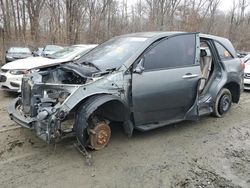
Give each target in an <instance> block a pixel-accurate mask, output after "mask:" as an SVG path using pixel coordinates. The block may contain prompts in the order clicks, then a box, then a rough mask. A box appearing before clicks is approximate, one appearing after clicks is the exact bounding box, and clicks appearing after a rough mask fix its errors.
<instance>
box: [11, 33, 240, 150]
mask: <svg viewBox="0 0 250 188" xmlns="http://www.w3.org/2000/svg"><path fill="white" fill-rule="evenodd" d="M243 69H244V64H243V63H241V61H240V60H239V59H238V58H237V55H236V52H235V50H234V47H233V46H232V44H231V42H230V41H229V40H227V39H225V38H221V37H216V36H211V35H204V34H200V33H186V32H147V33H134V34H128V35H122V36H118V37H115V38H112V39H110V40H108V41H107V42H104V43H103V44H101V45H99V46H98V47H96V48H95V49H93V50H92V51H90V52H89V53H88V54H86V55H85V56H84V57H83V58H81V59H80V60H78V61H77V62H71V63H67V64H63V65H57V66H55V67H50V68H46V69H40V70H39V71H34V72H33V73H32V74H28V75H26V76H24V77H23V80H22V94H21V97H19V98H17V99H16V100H15V101H13V103H12V104H11V106H9V107H8V113H9V115H10V118H11V119H12V120H14V121H15V122H17V123H18V124H20V125H21V126H23V127H26V128H29V129H32V130H34V132H35V133H36V134H37V135H38V136H39V137H40V138H42V139H43V140H45V141H47V142H48V143H51V142H52V141H55V140H57V139H59V138H62V137H63V136H65V135H67V133H73V134H75V135H76V137H77V140H78V141H79V142H80V143H81V145H82V146H88V147H91V148H93V149H95V150H99V149H102V148H104V147H105V146H106V145H107V144H108V142H109V140H110V136H111V129H110V123H112V122H122V125H123V127H124V131H125V133H126V134H128V135H130V136H131V135H132V132H133V130H134V129H137V130H140V131H148V130H151V129H154V128H157V127H162V126H165V125H168V124H171V123H176V122H180V121H183V120H198V119H199V117H200V116H203V115H209V114H213V115H214V116H217V117H222V116H223V115H224V114H225V113H226V112H227V111H228V110H229V109H230V107H231V104H232V103H238V101H239V99H240V94H241V91H242V88H243V87H242V86H243ZM66 120H68V121H66ZM70 120H71V121H70ZM66 122H72V123H66ZM115 125H116V124H115ZM117 125H119V124H117Z"/></svg>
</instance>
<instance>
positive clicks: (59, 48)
mask: <svg viewBox="0 0 250 188" xmlns="http://www.w3.org/2000/svg"><path fill="white" fill-rule="evenodd" d="M61 49H63V47H61V46H55V45H47V46H45V48H44V51H58V50H61Z"/></svg>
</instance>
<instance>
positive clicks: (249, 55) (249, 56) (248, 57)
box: [243, 54, 250, 62]
mask: <svg viewBox="0 0 250 188" xmlns="http://www.w3.org/2000/svg"><path fill="white" fill-rule="evenodd" d="M249 59H250V54H248V55H246V56H245V57H244V58H243V60H244V61H245V62H246V61H248V60H249Z"/></svg>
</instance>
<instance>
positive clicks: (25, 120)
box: [7, 98, 35, 129]
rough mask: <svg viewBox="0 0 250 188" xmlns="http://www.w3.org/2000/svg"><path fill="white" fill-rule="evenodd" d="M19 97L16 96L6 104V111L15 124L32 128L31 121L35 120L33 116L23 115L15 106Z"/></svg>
mask: <svg viewBox="0 0 250 188" xmlns="http://www.w3.org/2000/svg"><path fill="white" fill-rule="evenodd" d="M20 100H21V99H20V98H16V99H15V100H14V101H13V102H12V103H11V104H10V106H8V108H7V112H8V114H9V116H10V119H11V120H13V121H15V122H16V123H17V124H19V125H21V126H22V127H25V128H29V129H30V128H32V122H34V121H35V119H34V118H30V117H24V116H23V115H22V114H21V112H19V111H18V110H17V109H16V107H17V105H18V104H19V102H20Z"/></svg>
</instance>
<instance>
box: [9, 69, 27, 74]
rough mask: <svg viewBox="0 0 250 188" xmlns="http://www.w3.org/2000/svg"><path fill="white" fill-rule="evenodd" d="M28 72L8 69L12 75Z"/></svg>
mask: <svg viewBox="0 0 250 188" xmlns="http://www.w3.org/2000/svg"><path fill="white" fill-rule="evenodd" d="M26 73H28V71H27V70H10V74H13V75H22V74H26Z"/></svg>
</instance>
